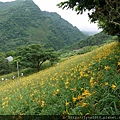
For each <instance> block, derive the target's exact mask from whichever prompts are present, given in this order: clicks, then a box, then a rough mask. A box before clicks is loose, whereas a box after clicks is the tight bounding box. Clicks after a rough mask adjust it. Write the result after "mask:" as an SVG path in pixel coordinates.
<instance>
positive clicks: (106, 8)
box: [58, 0, 120, 37]
mask: <svg viewBox="0 0 120 120" xmlns="http://www.w3.org/2000/svg"><path fill="white" fill-rule="evenodd" d="M58 6H59V7H62V8H70V9H74V10H75V11H76V12H77V13H78V14H82V13H83V12H84V11H86V10H88V11H89V13H88V16H89V18H90V19H91V21H92V22H98V23H99V27H100V28H103V31H105V32H107V33H108V34H110V35H117V36H118V37H120V20H119V18H120V7H119V6H120V1H119V0H89V1H88V0H67V1H65V2H61V3H60V4H58Z"/></svg>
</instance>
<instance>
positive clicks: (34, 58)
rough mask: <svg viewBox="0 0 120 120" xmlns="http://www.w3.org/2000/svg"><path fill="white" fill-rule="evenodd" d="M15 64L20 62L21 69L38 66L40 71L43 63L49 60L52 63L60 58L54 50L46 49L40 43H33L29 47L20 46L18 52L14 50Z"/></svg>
mask: <svg viewBox="0 0 120 120" xmlns="http://www.w3.org/2000/svg"><path fill="white" fill-rule="evenodd" d="M13 56H14V57H15V58H14V61H13V64H14V65H15V64H16V61H18V62H19V65H20V67H21V69H23V68H26V67H31V68H37V69H38V71H39V70H40V68H41V65H42V64H43V63H44V62H46V61H47V60H49V61H50V62H51V63H52V64H53V63H54V62H55V61H56V60H58V59H57V54H56V53H55V52H53V51H52V50H46V49H44V48H43V47H42V46H41V45H39V44H32V45H29V46H27V47H20V48H18V49H17V52H14V54H13Z"/></svg>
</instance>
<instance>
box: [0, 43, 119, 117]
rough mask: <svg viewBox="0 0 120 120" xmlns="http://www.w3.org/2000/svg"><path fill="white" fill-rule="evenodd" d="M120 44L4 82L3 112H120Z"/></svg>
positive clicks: (0, 91)
mask: <svg viewBox="0 0 120 120" xmlns="http://www.w3.org/2000/svg"><path fill="white" fill-rule="evenodd" d="M118 66H120V44H119V43H117V42H113V43H110V44H108V45H105V46H102V47H100V48H98V49H96V50H94V51H92V52H89V53H86V54H83V55H78V56H74V57H72V58H71V59H69V60H66V61H65V62H62V63H59V64H58V65H56V66H54V67H51V68H48V69H46V70H42V71H40V72H39V73H35V74H33V75H30V76H28V77H23V78H20V81H18V80H17V79H16V80H14V81H12V80H11V81H4V82H0V96H1V99H0V104H1V108H0V113H1V114H2V115H63V116H66V115H119V114H120V73H119V68H118Z"/></svg>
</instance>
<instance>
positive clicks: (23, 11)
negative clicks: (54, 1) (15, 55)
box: [0, 0, 87, 52]
mask: <svg viewBox="0 0 120 120" xmlns="http://www.w3.org/2000/svg"><path fill="white" fill-rule="evenodd" d="M86 37H87V36H86V35H85V34H83V33H82V32H81V31H80V30H78V29H77V28H76V27H73V26H72V25H71V24H70V23H68V22H67V21H66V20H64V19H62V18H61V16H60V15H58V14H57V13H49V12H45V11H41V10H40V9H39V7H38V6H37V5H36V4H35V3H34V2H33V1H32V0H16V1H14V2H6V3H2V2H0V51H1V52H7V51H9V50H15V49H16V48H17V47H18V46H23V45H28V44H42V45H44V46H45V47H47V48H48V47H53V48H54V49H55V50H58V49H60V48H63V47H65V46H66V45H71V44H73V43H75V42H78V41H79V40H81V39H84V38H86Z"/></svg>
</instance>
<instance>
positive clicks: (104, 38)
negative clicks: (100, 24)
mask: <svg viewBox="0 0 120 120" xmlns="http://www.w3.org/2000/svg"><path fill="white" fill-rule="evenodd" d="M112 37H113V36H110V35H107V34H105V33H102V32H100V33H97V34H95V35H94V36H89V37H88V38H86V39H82V40H80V41H78V42H77V43H75V44H73V45H71V46H70V47H69V49H71V50H74V49H80V48H83V47H85V46H94V45H97V46H100V45H101V44H104V43H107V42H110V41H113V38H112ZM67 49H68V48H67Z"/></svg>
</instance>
